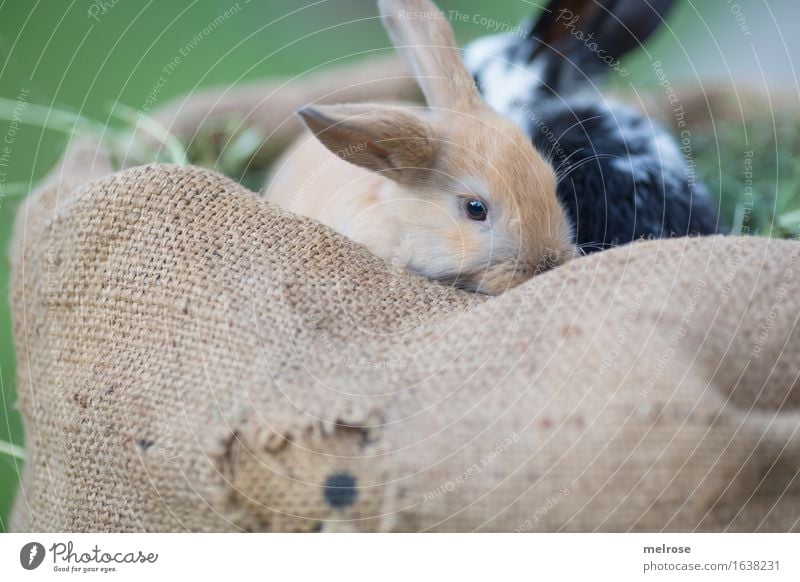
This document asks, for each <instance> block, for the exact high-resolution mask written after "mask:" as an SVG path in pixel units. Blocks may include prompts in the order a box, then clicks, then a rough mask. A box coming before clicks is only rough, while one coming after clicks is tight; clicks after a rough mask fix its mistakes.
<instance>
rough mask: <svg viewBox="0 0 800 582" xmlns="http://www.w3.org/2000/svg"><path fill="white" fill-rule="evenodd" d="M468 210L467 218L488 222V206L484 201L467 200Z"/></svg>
mask: <svg viewBox="0 0 800 582" xmlns="http://www.w3.org/2000/svg"><path fill="white" fill-rule="evenodd" d="M466 210H467V216H468V217H469V218H471V219H472V220H486V204H484V203H483V201H482V200H478V199H476V198H473V199H472V200H467V204H466Z"/></svg>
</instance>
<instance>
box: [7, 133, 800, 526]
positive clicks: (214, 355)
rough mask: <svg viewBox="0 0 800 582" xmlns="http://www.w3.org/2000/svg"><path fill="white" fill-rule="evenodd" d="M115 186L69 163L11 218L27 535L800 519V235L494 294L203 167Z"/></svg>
mask: <svg viewBox="0 0 800 582" xmlns="http://www.w3.org/2000/svg"><path fill="white" fill-rule="evenodd" d="M187 127H188V126H187ZM110 168H111V165H110V162H109V159H108V156H107V154H106V152H105V151H104V150H103V148H101V147H98V146H97V144H95V143H91V142H83V143H81V144H75V145H74V146H73V147H72V148H71V150H70V151H69V152H68V155H67V157H66V158H65V160H64V162H63V163H62V165H61V166H60V167H59V168H58V169H57V171H56V172H55V174H54V175H53V177H52V178H51V179H50V180H49V181H48V182H47V183H46V185H45V186H44V187H43V188H42V189H40V190H39V191H38V192H36V193H35V194H34V195H32V197H31V199H30V200H29V201H28V204H27V205H25V206H24V207H23V208H22V210H21V212H20V216H19V220H18V224H17V231H16V234H15V238H14V241H15V244H14V248H13V251H12V263H13V283H12V302H13V310H14V337H15V343H16V349H17V357H18V363H19V366H18V370H19V387H18V388H19V401H20V407H21V409H22V411H23V414H24V418H25V425H26V448H27V451H28V455H29V459H28V461H27V463H26V466H25V474H24V483H23V486H22V489H21V493H20V496H19V498H18V501H17V504H16V507H15V513H14V517H13V523H12V525H13V528H14V529H15V530H17V531H27V530H32V531H44V530H48V531H49V530H69V531H185V530H188V531H240V530H247V531H320V530H323V531H329V530H359V531H475V530H479V531H484V530H491V531H595V530H602V531H627V530H656V531H662V530H668V531H691V530H702V531H723V530H724V531H728V530H736V531H763V530H769V531H789V530H800V482H798V468H800V389H798V374H800V358H798V352H799V351H800V331H798V326H797V319H798V314H800V292H799V291H800V289H799V288H798V287H800V284H798V277H797V273H798V269H800V244H798V243H796V242H785V241H775V240H766V239H758V238H734V237H730V238H723V237H713V238H706V239H675V240H668V241H659V242H647V243H638V244H633V245H628V246H625V247H621V248H618V249H616V250H611V251H608V252H604V253H599V254H594V255H592V256H591V257H588V258H581V259H578V260H575V261H573V262H571V263H569V264H567V265H565V266H562V267H560V268H558V269H556V270H554V271H551V272H548V273H546V274H544V275H541V276H539V277H536V278H535V279H533V280H531V281H529V282H528V283H526V284H524V285H522V286H521V287H519V288H516V289H514V290H512V291H510V292H508V293H506V294H504V295H502V296H499V297H495V298H487V297H482V296H477V295H473V294H469V293H465V292H461V291H457V290H453V289H449V288H446V287H443V286H440V285H438V284H436V283H433V282H430V281H427V280H424V279H421V278H418V277H416V276H413V275H411V274H408V273H406V272H404V271H402V270H399V269H396V268H393V267H392V266H391V265H388V264H386V263H384V262H383V261H381V260H379V259H377V258H375V257H373V256H371V255H370V254H369V253H368V252H367V251H366V250H365V249H364V248H362V247H360V246H358V245H356V244H354V243H352V242H350V241H348V240H347V239H345V238H343V237H342V236H339V235H337V234H336V233H334V232H332V231H330V230H329V229H327V228H326V227H324V226H321V225H319V224H317V223H315V222H313V221H311V220H307V219H304V218H300V217H297V216H293V215H290V214H288V213H286V212H283V211H281V210H279V209H277V208H275V207H273V206H271V205H269V204H267V203H266V202H264V201H263V200H262V199H259V198H258V197H257V196H256V195H254V194H253V193H251V192H248V191H247V190H245V189H243V188H242V187H240V186H239V185H237V184H236V183H234V182H232V181H230V180H228V179H226V178H224V177H222V176H220V175H218V174H216V173H214V172H211V171H209V170H204V169H200V168H196V167H178V166H170V165H150V166H145V167H136V168H132V169H128V170H125V171H122V172H119V173H115V174H111V175H108V173H109V171H110ZM89 178H96V179H92V180H89Z"/></svg>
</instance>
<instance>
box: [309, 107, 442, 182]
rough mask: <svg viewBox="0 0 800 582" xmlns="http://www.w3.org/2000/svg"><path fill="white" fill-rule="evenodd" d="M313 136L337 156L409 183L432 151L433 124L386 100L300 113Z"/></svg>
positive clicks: (431, 156) (430, 158)
mask: <svg viewBox="0 0 800 582" xmlns="http://www.w3.org/2000/svg"><path fill="white" fill-rule="evenodd" d="M298 114H299V115H300V117H302V119H303V122H304V123H305V124H306V126H307V127H308V128H309V129H310V130H311V132H312V133H314V135H315V136H316V137H317V139H318V140H319V141H320V142H321V143H322V144H323V145H324V146H325V147H326V148H328V149H329V150H330V151H331V152H333V153H334V154H336V155H337V156H338V157H339V158H341V159H342V160H344V161H346V162H350V163H351V164H355V165H357V166H361V167H362V168H366V169H367V170H371V171H373V172H386V173H387V177H389V178H392V179H393V180H396V181H399V182H403V181H412V178H413V176H414V175H415V174H416V173H417V172H416V170H420V169H424V168H427V167H429V166H430V165H431V163H432V162H433V157H434V154H435V145H434V140H433V139H432V128H431V126H430V124H429V122H427V121H426V120H425V119H423V118H422V117H420V116H419V115H417V114H416V113H414V112H413V111H411V110H410V109H407V108H403V109H400V108H397V107H392V106H389V105H385V104H380V105H379V104H363V105H361V104H359V105H324V106H323V105H319V106H313V107H311V106H309V107H305V108H303V109H301V110H300V111H298Z"/></svg>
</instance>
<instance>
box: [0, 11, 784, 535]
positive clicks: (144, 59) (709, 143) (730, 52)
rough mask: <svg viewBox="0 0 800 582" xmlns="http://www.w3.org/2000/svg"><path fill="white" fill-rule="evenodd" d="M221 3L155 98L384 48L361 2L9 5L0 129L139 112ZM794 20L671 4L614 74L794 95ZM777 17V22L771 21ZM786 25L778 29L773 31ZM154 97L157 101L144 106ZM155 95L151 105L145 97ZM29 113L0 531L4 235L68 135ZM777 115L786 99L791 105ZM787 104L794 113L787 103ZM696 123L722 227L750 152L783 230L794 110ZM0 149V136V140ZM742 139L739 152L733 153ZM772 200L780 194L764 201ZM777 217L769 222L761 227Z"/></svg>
mask: <svg viewBox="0 0 800 582" xmlns="http://www.w3.org/2000/svg"><path fill="white" fill-rule="evenodd" d="M440 6H441V7H442V8H443V9H445V10H455V9H457V10H458V11H459V12H460V13H462V14H467V15H479V16H484V17H486V18H491V19H494V20H497V21H500V22H505V23H508V24H509V25H513V24H515V23H517V22H518V21H520V20H521V19H523V18H524V17H528V16H532V15H533V14H534V13H535V11H536V10H537V9H536V8H535V4H534V3H531V2H528V1H523V0H506V1H504V2H485V1H480V0H458V1H456V0H442V1H441V2H440ZM232 8H233V10H232V12H235V13H234V14H233V15H232V16H230V18H227V19H225V20H224V22H222V23H221V24H220V25H219V26H218V27H217V28H215V29H214V31H213V33H211V34H208V35H207V36H204V37H203V38H202V40H201V41H200V42H199V44H198V45H197V47H196V48H195V49H194V50H192V51H191V53H190V54H189V55H188V56H187V57H186V58H183V60H182V62H181V64H180V66H179V67H178V68H177V69H175V71H174V72H173V74H172V75H170V76H169V78H168V80H167V83H166V84H165V86H164V87H163V89H162V90H161V92H160V94H159V96H158V103H163V102H165V101H168V100H169V99H170V98H172V97H177V96H179V95H183V94H186V93H188V92H192V91H196V90H197V89H198V88H201V87H208V86H212V85H231V84H236V83H243V82H247V81H253V80H257V79H263V78H268V77H272V76H278V75H286V74H289V73H297V72H301V71H303V70H305V69H307V68H309V67H312V66H316V65H319V64H321V63H324V62H327V61H329V60H332V59H336V58H339V57H347V56H348V55H353V54H355V53H358V52H360V51H365V50H368V49H371V48H378V47H385V46H387V40H386V37H385V35H384V32H383V30H382V28H381V26H380V24H379V22H378V21H377V20H376V18H375V16H376V9H375V7H374V3H373V2H372V1H371V0H327V1H325V0H323V1H318V2H310V1H308V0H269V1H258V0H239V2H233V1H231V0H204V1H200V0H195V1H185V2H166V1H161V2H155V0H150V1H149V2H144V1H134V0H105V2H101V1H99V0H98V1H91V0H80V1H78V0H72V1H65V0H37V1H35V2H28V1H21V0H11V1H5V2H0V67H1V68H0V98H3V99H4V101H2V103H0V139H2V136H8V135H10V133H11V132H12V131H13V130H14V129H15V127H14V126H13V125H12V122H11V118H12V117H13V106H14V102H15V101H16V100H17V99H18V97H19V96H20V94H24V99H25V100H26V102H27V103H29V104H30V105H40V106H44V107H45V108H54V109H58V110H59V111H69V112H72V113H77V114H80V115H82V116H84V117H88V118H91V119H94V120H96V121H98V122H100V123H101V124H107V123H118V122H117V121H115V120H113V119H112V118H110V117H109V112H110V110H111V108H112V107H113V106H114V104H116V103H123V104H126V105H128V106H129V107H132V108H134V109H141V108H142V107H143V106H144V104H145V102H146V101H147V95H148V93H149V92H150V91H151V90H152V89H153V87H154V85H155V83H156V80H157V79H158V76H159V74H160V72H161V70H162V68H163V67H164V66H165V65H166V64H167V63H168V62H170V61H171V60H172V59H173V58H174V57H175V56H176V55H178V54H179V51H180V49H181V47H183V46H185V45H186V44H187V43H188V42H190V41H192V39H193V38H195V37H196V36H197V35H198V33H199V32H200V31H201V30H202V29H203V28H204V27H206V26H208V24H209V23H210V22H212V21H213V20H214V19H216V18H217V17H218V16H220V15H221V14H223V13H224V12H225V11H226V10H229V9H232ZM798 16H800V9H798V7H797V4H796V3H794V4H793V3H792V2H789V1H786V2H770V3H769V5H767V3H766V2H759V1H757V0H742V1H740V2H739V3H738V4H734V3H725V2H715V3H711V2H704V3H702V4H701V3H697V4H693V3H691V2H688V1H684V2H682V3H680V5H679V6H678V8H677V9H676V10H675V11H674V12H673V13H672V14H671V15H670V18H669V21H668V24H669V26H666V27H664V28H663V29H662V30H661V31H660V32H659V33H658V35H657V36H656V38H654V39H653V42H651V43H650V44H649V45H648V46H647V49H648V51H649V52H648V53H645V52H643V51H639V52H638V53H637V54H635V55H632V56H631V57H630V58H628V59H627V61H626V64H627V66H628V67H629V68H630V69H631V71H632V74H631V75H630V76H629V77H628V78H626V79H624V80H623V79H617V80H616V82H617V84H618V85H619V87H618V89H620V90H622V91H633V90H644V91H650V94H651V95H654V96H656V97H663V93H662V92H661V90H660V88H659V87H658V79H657V78H656V77H655V75H654V73H653V72H652V70H651V68H650V66H649V64H650V62H651V60H653V59H658V60H661V61H662V62H663V63H664V70H665V72H666V73H667V74H668V75H669V77H670V80H671V81H672V82H673V84H675V85H676V86H695V87H706V86H708V87H711V86H721V87H734V86H743V87H745V86H746V87H749V88H756V89H766V88H770V90H780V91H787V92H788V94H789V95H790V96H792V95H793V97H794V99H795V101H794V103H795V105H796V99H797V91H798V83H797V76H796V74H795V70H794V61H793V58H794V56H797V55H800V51H798V41H796V40H795V38H794V37H796V35H793V34H792V31H791V29H788V28H786V27H790V26H791V25H792V23H794V22H796V21H797V17H798ZM466 20H467V21H466V22H457V23H455V28H456V32H457V36H458V37H459V41H460V42H462V43H463V42H466V41H468V40H470V39H472V38H475V37H478V36H481V35H485V34H487V33H488V32H489V31H487V30H486V28H485V27H483V26H481V24H479V23H478V22H474V21H472V19H471V18H469V19H466ZM781 23H784V24H781ZM784 33H786V34H784ZM158 103H157V104H158ZM157 104H156V105H157ZM31 109H32V108H31V107H28V108H27V110H26V111H25V112H24V114H23V121H24V122H25V123H23V125H22V126H21V127H19V128H18V129H16V131H15V133H13V145H12V146H11V148H10V149H11V152H10V155H9V160H8V161H9V163H8V167H0V172H4V173H3V174H0V186H2V189H0V256H2V262H0V531H3V530H5V529H6V528H7V516H8V511H9V508H10V505H11V502H12V500H13V497H14V494H15V491H16V489H17V480H18V477H17V476H18V472H19V470H20V469H21V463H22V461H21V460H20V459H19V458H17V457H15V456H14V455H12V454H9V452H10V451H9V449H10V448H11V446H12V445H16V446H19V447H23V446H24V438H23V434H22V427H21V422H20V416H19V413H18V412H17V410H16V408H15V399H16V396H15V390H14V387H15V383H16V381H15V380H16V379H15V374H16V372H15V361H14V350H13V345H12V341H11V320H10V313H9V309H8V288H9V263H8V259H7V254H8V252H7V243H8V239H9V237H10V234H11V229H12V225H13V221H14V216H15V214H16V212H17V210H18V209H19V208H20V207H21V206H23V205H24V199H25V195H26V194H27V192H29V191H30V189H31V187H32V186H35V184H36V181H37V180H38V179H40V178H41V177H42V176H43V175H44V174H45V173H46V172H47V170H48V168H50V167H51V166H52V165H53V164H54V163H55V161H56V160H57V159H58V156H59V154H60V152H61V151H62V150H63V148H64V146H65V144H66V142H67V139H68V138H67V136H66V135H64V134H63V133H60V132H59V131H54V130H53V127H52V125H50V126H48V127H45V128H42V127H40V124H37V123H33V122H31V120H32V117H31V118H28V117H26V115H29V114H31ZM790 109H791V107H790ZM790 113H794V112H793V111H792V112H790ZM746 115H747V116H748V120H747V121H742V120H741V119H739V120H734V121H733V122H730V123H724V122H723V123H721V124H719V125H715V126H714V127H713V128H712V129H708V130H706V131H705V132H703V131H699V132H697V133H696V137H695V139H696V142H695V151H696V157H697V163H698V167H699V170H700V174H701V176H702V177H703V178H704V179H705V180H706V181H707V182H708V183H709V184H710V186H711V187H712V189H713V190H714V192H715V194H716V195H717V196H720V197H721V198H722V201H723V204H722V209H723V221H724V222H726V223H727V224H735V223H736V221H737V216H736V215H737V212H740V211H741V204H740V202H741V192H742V190H743V184H742V180H741V177H740V176H741V170H742V168H741V165H742V151H743V149H746V148H756V149H757V151H758V155H759V156H761V157H757V160H758V164H756V165H755V166H754V170H756V176H755V177H754V178H755V186H756V198H755V199H756V201H757V202H758V204H759V214H758V216H759V218H758V222H757V224H756V227H757V228H756V230H757V231H758V232H760V233H762V234H779V235H782V236H789V235H791V234H794V232H795V228H796V224H795V223H796V222H798V218H800V216H798V214H797V213H798V208H800V206H798V204H797V199H798V191H800V174H798V171H797V170H795V166H797V164H794V163H793V158H794V154H795V153H796V152H797V151H798V150H800V137H799V136H800V131H798V122H797V118H798V116H796V115H791V114H790V115H787V116H786V120H783V118H782V117H780V115H782V114H779V115H778V118H777V119H776V118H774V116H773V112H771V111H770V110H767V111H751V112H747V113H746ZM0 145H1V144H0ZM745 146H746V147H745ZM0 149H1V148H0ZM778 194H780V195H778ZM778 220H781V221H782V222H781V226H780V230H779V231H775V230H773V227H775V225H776V221H778Z"/></svg>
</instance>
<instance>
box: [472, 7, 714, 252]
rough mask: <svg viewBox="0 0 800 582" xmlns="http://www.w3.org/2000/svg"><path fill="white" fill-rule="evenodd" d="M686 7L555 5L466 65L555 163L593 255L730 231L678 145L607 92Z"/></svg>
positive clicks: (494, 40)
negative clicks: (669, 15)
mask: <svg viewBox="0 0 800 582" xmlns="http://www.w3.org/2000/svg"><path fill="white" fill-rule="evenodd" d="M673 3H674V0H651V1H650V2H641V1H635V0H634V1H631V0H629V1H626V0H588V1H583V0H551V2H549V4H548V5H547V6H546V7H545V9H544V10H543V12H542V13H541V15H540V17H539V18H538V19H537V20H536V21H535V22H534V23H533V24H532V25H528V26H523V27H521V28H520V29H519V30H520V31H524V32H525V33H524V34H501V35H494V36H489V37H485V38H482V39H478V40H477V41H475V42H473V43H472V44H471V45H469V46H468V47H467V48H466V49H465V63H466V65H467V68H468V69H469V72H470V73H471V74H472V75H473V77H474V80H475V82H476V84H477V86H478V88H479V89H480V91H481V93H482V94H483V97H484V99H485V100H486V102H487V103H488V104H489V105H491V106H492V107H494V108H495V109H496V110H497V111H498V112H499V113H501V114H502V115H505V116H506V117H509V118H511V119H513V120H514V121H515V122H516V123H517V124H518V125H519V126H520V127H521V128H522V129H523V131H525V132H526V133H527V134H528V135H529V136H530V137H531V139H532V140H533V143H534V145H535V146H536V147H537V149H539V151H540V152H542V153H543V154H544V155H545V156H547V157H549V158H550V160H551V162H552V163H553V165H554V166H555V167H556V170H557V173H558V175H559V183H558V197H559V200H560V202H561V204H562V205H563V206H564V208H565V209H566V210H567V212H568V215H569V216H570V218H571V220H572V221H573V224H574V227H575V243H576V244H577V245H578V247H579V248H581V249H582V250H583V251H584V252H585V253H589V252H593V251H596V250H602V249H604V248H607V247H609V246H614V245H619V244H624V243H627V242H630V241H633V240H636V239H639V238H663V237H671V236H686V235H706V234H713V233H719V232H723V229H722V228H721V227H720V225H719V222H718V219H717V216H718V213H717V210H716V204H715V203H713V202H712V200H711V198H710V196H709V194H708V191H707V190H706V188H705V187H704V186H703V185H702V184H701V183H699V182H697V180H696V178H695V176H694V173H693V171H692V169H691V166H690V165H689V164H687V160H686V159H685V158H684V156H683V154H682V153H681V150H680V149H679V147H678V143H677V142H676V140H675V138H674V137H673V136H672V135H671V134H670V133H669V132H668V131H667V130H666V129H664V128H663V127H661V126H660V125H659V124H658V123H656V122H655V121H653V120H652V119H650V118H648V117H646V116H644V115H642V114H641V113H639V112H637V111H635V110H634V109H632V108H631V107H629V106H627V105H624V104H622V103H618V102H615V101H612V100H609V99H607V98H605V97H604V95H603V94H602V93H601V92H600V88H601V87H602V85H603V82H604V80H605V79H606V78H607V77H608V76H609V74H610V73H611V72H612V71H615V70H616V71H617V73H618V74H621V75H623V76H624V75H625V74H626V73H627V70H626V69H624V68H623V67H622V66H621V65H620V62H619V59H620V57H622V56H623V55H624V54H626V53H627V52H629V51H630V50H632V49H634V48H636V47H637V46H639V45H640V44H641V43H643V42H644V41H645V40H646V39H647V38H648V37H649V36H650V35H651V34H652V33H653V31H655V30H656V29H657V28H658V25H659V24H660V23H662V22H663V15H664V14H666V12H667V11H668V10H669V8H670V7H671V6H672V4H673Z"/></svg>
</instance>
